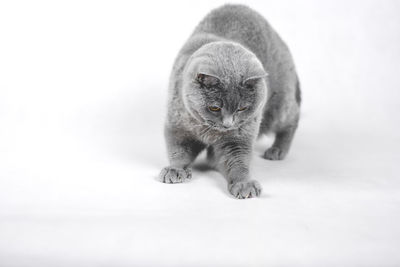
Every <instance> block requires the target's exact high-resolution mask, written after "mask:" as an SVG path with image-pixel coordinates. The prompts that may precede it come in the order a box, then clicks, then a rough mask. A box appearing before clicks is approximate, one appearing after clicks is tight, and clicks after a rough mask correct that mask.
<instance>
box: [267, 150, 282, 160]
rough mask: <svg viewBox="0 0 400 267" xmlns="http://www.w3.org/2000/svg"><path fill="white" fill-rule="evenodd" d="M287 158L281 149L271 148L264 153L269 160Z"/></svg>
mask: <svg viewBox="0 0 400 267" xmlns="http://www.w3.org/2000/svg"><path fill="white" fill-rule="evenodd" d="M285 156H286V153H284V151H282V150H281V149H280V148H279V147H270V148H268V149H267V150H266V151H265V153H264V158H265V159H269V160H282V159H284V158H285Z"/></svg>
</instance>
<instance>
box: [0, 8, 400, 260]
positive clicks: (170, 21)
mask: <svg viewBox="0 0 400 267" xmlns="http://www.w3.org/2000/svg"><path fill="white" fill-rule="evenodd" d="M217 2H218V1H212V2H207V1H201V3H200V2H198V1H196V2H189V1H185V2H183V1H182V2H181V3H179V2H171V1H164V2H150V1H145V2H144V3H143V2H141V3H140V5H139V3H136V4H135V3H134V2H115V1H110V2H97V1H94V2H82V1H76V2H70V1H68V2H63V3H61V2H52V1H49V2H40V3H34V2H17V1H10V2H2V3H1V4H0V38H1V42H0V266H2V267H3V266H4V267H6V266H399V265H400V254H399V252H398V251H399V247H400V226H399V223H400V194H399V189H400V182H399V174H400V169H399V162H400V156H399V152H398V151H399V149H400V145H399V144H400V142H399V141H400V135H399V125H400V119H399V104H400V97H399V95H400V93H399V92H400V90H399V85H400V82H399V76H400V75H399V74H400V73H399V70H400V49H399V47H400V17H399V15H398V14H399V12H400V5H399V2H398V1H384V2H382V1H301V2H300V1H297V2H291V1H260V2H249V3H248V4H249V5H250V6H252V7H254V8H255V9H257V10H258V11H260V12H261V13H262V14H263V15H264V16H265V17H267V18H268V19H269V21H270V22H271V24H272V25H273V26H274V27H275V28H276V29H277V31H278V32H279V33H280V34H281V36H282V37H283V38H284V39H285V40H286V41H287V43H288V45H289V47H290V48H291V50H292V52H293V55H294V58H295V61H296V64H297V67H298V71H299V75H300V78H301V83H302V87H303V98H304V102H303V103H304V104H303V113H302V120H301V124H300V128H299V130H298V133H297V136H296V138H295V141H294V145H293V147H292V151H291V153H290V155H289V157H288V158H287V159H286V160H285V161H282V162H269V161H265V160H263V159H261V158H260V157H259V155H260V154H261V153H262V152H263V151H264V149H265V148H266V147H267V145H268V144H269V143H270V142H271V140H270V139H267V138H266V139H263V140H261V141H260V142H259V143H258V145H257V148H256V153H255V157H254V161H253V176H254V178H256V179H258V180H259V181H260V183H261V184H262V186H263V188H264V191H263V194H262V196H261V198H258V199H251V200H235V199H233V198H231V197H230V196H229V194H228V192H227V190H226V183H225V181H224V180H223V178H222V177H221V176H220V175H219V174H218V173H216V172H213V171H199V170H197V171H194V178H193V180H192V181H191V182H189V183H185V184H179V185H166V184H162V183H159V182H157V181H156V180H155V178H156V176H157V175H158V173H159V171H160V170H161V168H162V167H164V166H165V165H166V164H167V158H166V155H165V147H164V141H163V136H162V124H163V119H164V116H165V115H164V114H165V104H166V87H167V83H168V76H169V72H170V68H171V66H172V62H173V59H174V57H175V55H176V53H177V51H178V49H179V48H180V46H181V45H182V44H183V42H184V41H185V40H186V38H187V37H188V36H189V34H190V33H191V31H192V30H193V28H194V27H195V25H196V23H197V22H198V21H199V20H200V19H201V18H202V17H203V16H204V15H205V14H206V13H207V12H208V10H209V9H210V8H212V7H216V6H218V5H219V4H218V3H217ZM221 3H222V2H221Z"/></svg>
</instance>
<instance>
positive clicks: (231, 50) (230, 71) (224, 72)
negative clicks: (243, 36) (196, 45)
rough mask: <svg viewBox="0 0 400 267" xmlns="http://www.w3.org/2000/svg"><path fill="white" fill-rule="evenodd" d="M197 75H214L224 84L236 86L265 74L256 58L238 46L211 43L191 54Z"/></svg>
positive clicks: (234, 44)
mask: <svg viewBox="0 0 400 267" xmlns="http://www.w3.org/2000/svg"><path fill="white" fill-rule="evenodd" d="M193 58H194V60H193V61H194V62H193V63H194V64H195V65H196V66H195V69H196V71H195V72H198V73H206V74H210V75H214V76H216V77H218V78H220V80H221V81H222V82H223V83H224V84H229V85H238V84H240V83H241V82H242V81H243V80H245V79H247V78H250V77H254V76H261V75H264V74H265V71H264V69H263V67H262V64H261V62H260V61H259V60H258V58H257V57H256V56H255V55H254V54H253V53H252V52H250V51H249V50H248V49H246V48H244V47H243V46H241V45H240V44H236V43H232V42H213V43H210V44H207V45H204V46H203V47H202V48H200V49H199V50H198V51H196V53H194V54H193Z"/></svg>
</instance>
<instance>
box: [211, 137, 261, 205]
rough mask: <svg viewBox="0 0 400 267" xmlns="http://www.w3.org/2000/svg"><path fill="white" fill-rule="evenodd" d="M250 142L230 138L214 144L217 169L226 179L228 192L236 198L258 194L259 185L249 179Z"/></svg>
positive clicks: (259, 191) (259, 190)
mask: <svg viewBox="0 0 400 267" xmlns="http://www.w3.org/2000/svg"><path fill="white" fill-rule="evenodd" d="M251 150H252V142H251V141H244V140H237V139H230V140H221V141H220V142H218V144H216V145H214V155H215V161H216V164H217V168H218V170H219V171H220V172H221V173H222V174H223V175H224V176H225V178H226V179H227V181H228V190H229V192H230V193H231V194H232V195H233V196H234V197H236V198H238V199H245V198H252V197H256V196H259V195H260V193H261V185H260V184H259V183H258V182H257V181H255V180H251V179H250V174H249V163H250V159H251Z"/></svg>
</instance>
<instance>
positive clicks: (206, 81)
mask: <svg viewBox="0 0 400 267" xmlns="http://www.w3.org/2000/svg"><path fill="white" fill-rule="evenodd" d="M196 81H197V82H198V83H199V84H200V85H201V86H205V87H207V88H210V87H214V86H217V85H218V84H219V83H220V82H221V81H220V80H219V78H218V77H215V76H212V75H209V74H205V73H197V75H196Z"/></svg>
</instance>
